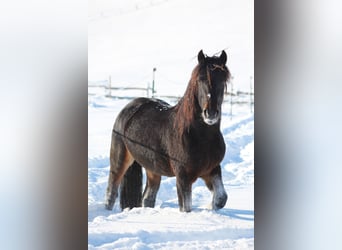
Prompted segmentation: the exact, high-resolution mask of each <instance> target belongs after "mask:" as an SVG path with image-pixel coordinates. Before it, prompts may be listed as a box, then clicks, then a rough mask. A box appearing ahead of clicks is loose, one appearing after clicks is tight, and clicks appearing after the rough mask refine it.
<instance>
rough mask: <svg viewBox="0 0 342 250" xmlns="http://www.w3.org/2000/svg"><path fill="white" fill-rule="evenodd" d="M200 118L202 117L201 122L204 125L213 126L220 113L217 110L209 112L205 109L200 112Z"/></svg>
mask: <svg viewBox="0 0 342 250" xmlns="http://www.w3.org/2000/svg"><path fill="white" fill-rule="evenodd" d="M202 117H203V120H204V122H205V123H206V124H208V125H214V124H216V123H217V122H218V121H219V118H220V111H219V110H215V111H213V110H212V111H209V110H208V109H205V110H204V111H203V112H202Z"/></svg>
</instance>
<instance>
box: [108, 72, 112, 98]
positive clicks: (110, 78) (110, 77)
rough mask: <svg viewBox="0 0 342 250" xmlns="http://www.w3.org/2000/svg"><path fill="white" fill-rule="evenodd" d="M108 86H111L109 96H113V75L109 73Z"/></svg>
mask: <svg viewBox="0 0 342 250" xmlns="http://www.w3.org/2000/svg"><path fill="white" fill-rule="evenodd" d="M108 87H109V94H108V95H109V97H111V96H112V76H111V75H109V78H108Z"/></svg>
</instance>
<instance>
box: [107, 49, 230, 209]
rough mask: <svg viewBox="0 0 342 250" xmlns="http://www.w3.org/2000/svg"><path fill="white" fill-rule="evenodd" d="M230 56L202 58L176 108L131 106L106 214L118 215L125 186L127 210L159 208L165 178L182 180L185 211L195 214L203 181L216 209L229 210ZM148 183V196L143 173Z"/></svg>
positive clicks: (116, 151)
mask: <svg viewBox="0 0 342 250" xmlns="http://www.w3.org/2000/svg"><path fill="white" fill-rule="evenodd" d="M226 61H227V55H226V53H225V52H224V51H222V53H221V55H220V56H219V57H216V56H213V57H208V56H205V55H204V54H203V52H202V50H201V51H200V52H199V53H198V65H197V66H196V67H195V69H194V70H193V72H192V75H191V79H190V82H189V84H188V87H187V90H186V92H185V94H184V96H183V97H182V99H181V100H180V101H179V102H178V104H177V105H176V106H173V107H171V106H170V105H169V104H167V103H165V102H163V101H161V100H158V99H149V98H138V99H135V100H133V101H132V102H130V103H129V104H128V105H127V106H126V107H125V108H124V109H123V110H122V111H121V112H120V114H119V115H118V117H117V119H116V121H115V124H114V128H113V133H112V143H111V149H110V173H109V180H108V188H107V197H106V208H107V209H109V210H112V209H113V205H114V203H115V199H116V198H117V196H118V188H119V186H120V196H121V197H120V204H121V208H122V209H124V208H126V207H129V208H132V207H139V206H144V207H154V205H155V200H156V195H157V192H158V189H159V185H160V180H161V176H162V175H163V176H176V182H177V194H178V203H179V208H180V211H185V212H189V211H191V189H192V184H193V183H194V182H195V181H196V179H197V178H198V177H200V178H202V179H203V180H204V181H205V183H206V185H207V187H208V188H209V190H210V191H212V193H213V200H212V208H213V209H220V208H222V207H224V206H225V204H226V201H227V193H226V191H225V189H224V186H223V183H222V176H221V166H220V162H221V161H222V159H223V157H224V154H225V143H224V140H223V137H222V134H221V132H220V120H221V105H222V102H223V96H224V91H225V88H226V84H227V82H228V80H229V78H230V72H229V70H228V68H227V67H226ZM141 167H144V168H145V169H146V176H147V183H146V187H145V190H144V192H143V194H142V170H141Z"/></svg>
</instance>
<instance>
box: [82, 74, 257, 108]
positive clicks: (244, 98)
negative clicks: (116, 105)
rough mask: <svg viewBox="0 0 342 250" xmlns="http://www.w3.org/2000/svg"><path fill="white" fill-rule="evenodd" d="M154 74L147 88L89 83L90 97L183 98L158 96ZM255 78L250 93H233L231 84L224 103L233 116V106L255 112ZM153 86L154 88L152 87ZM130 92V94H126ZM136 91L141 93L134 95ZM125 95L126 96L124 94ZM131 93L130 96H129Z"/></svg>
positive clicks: (176, 99) (110, 83) (102, 82)
mask: <svg viewBox="0 0 342 250" xmlns="http://www.w3.org/2000/svg"><path fill="white" fill-rule="evenodd" d="M154 72H155V68H154V69H153V81H152V84H150V83H147V86H146V87H134V86H132V85H126V86H119V85H118V84H115V85H116V86H112V81H111V77H109V79H108V80H104V81H98V82H97V84H96V82H89V83H88V95H89V96H92V95H104V96H106V97H109V98H116V99H134V98H136V97H138V96H146V97H155V98H160V99H171V100H174V101H175V102H176V101H178V100H179V99H180V98H181V97H180V96H173V95H156V93H157V92H156V90H155V88H154V86H155V84H154ZM252 81H253V78H252V77H251V78H250V91H249V92H247V91H239V90H238V91H236V92H234V91H233V83H232V82H231V87H230V90H229V91H228V90H227V92H226V93H225V98H224V102H229V103H230V113H231V115H232V114H233V105H236V104H237V105H246V104H249V105H250V110H251V112H254V111H253V109H254V91H253V84H252ZM151 85H152V86H151ZM90 89H96V90H97V91H95V93H94V91H90ZM126 91H128V92H126ZM134 91H140V92H136V93H134ZM123 93H124V94H123ZM128 93H130V94H128Z"/></svg>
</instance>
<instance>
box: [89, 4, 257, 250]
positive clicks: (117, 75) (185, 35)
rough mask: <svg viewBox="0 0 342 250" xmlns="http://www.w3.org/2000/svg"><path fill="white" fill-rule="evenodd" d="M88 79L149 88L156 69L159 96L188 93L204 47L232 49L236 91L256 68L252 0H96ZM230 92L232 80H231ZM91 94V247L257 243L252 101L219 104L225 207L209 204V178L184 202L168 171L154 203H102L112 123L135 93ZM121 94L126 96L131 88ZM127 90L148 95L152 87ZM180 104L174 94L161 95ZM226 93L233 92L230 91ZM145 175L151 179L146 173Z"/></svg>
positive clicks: (239, 246) (247, 87)
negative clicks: (185, 205) (184, 208)
mask: <svg viewBox="0 0 342 250" xmlns="http://www.w3.org/2000/svg"><path fill="white" fill-rule="evenodd" d="M89 3H90V5H89V8H90V11H89V32H88V41H89V43H88V48H89V49H88V55H89V57H88V61H89V64H88V65H89V66H88V67H89V68H88V72H89V75H88V76H89V82H90V83H94V82H97V83H100V84H101V83H103V82H105V81H106V80H107V79H108V77H109V76H111V79H112V86H119V87H121V86H123V87H146V86H147V84H150V83H151V78H152V69H153V67H156V68H157V72H156V89H157V95H173V96H182V95H183V93H184V90H185V88H186V86H187V83H188V81H189V78H190V74H191V71H192V69H193V68H194V67H195V65H196V64H197V59H196V56H197V53H198V51H199V50H200V49H203V51H204V53H206V54H208V55H210V56H211V55H213V54H214V53H217V52H221V50H222V49H225V50H226V52H227V54H228V62H227V65H228V67H229V69H230V71H231V72H232V75H233V77H234V79H233V81H232V82H233V84H234V85H233V86H234V90H235V91H237V90H241V91H249V90H250V79H251V76H253V74H254V73H253V67H254V62H253V60H254V58H253V53H254V52H253V43H254V40H253V36H254V34H253V1H250V0H241V1H233V0H212V1H206V0H198V1H197V0H188V1H181V0H155V1H153V0H152V1H151V0H127V1H113V2H109V1H105V0H90V1H89ZM228 90H230V86H228ZM90 92H92V94H94V95H89V96H88V126H89V127H88V249H141V250H143V249H170V250H171V249H215V250H216V249H253V248H254V115H253V113H251V110H250V106H249V105H248V104H245V105H234V107H233V116H232V117H231V116H230V104H229V102H225V103H224V104H223V106H222V121H221V131H222V133H223V136H224V139H225V143H226V148H227V150H226V155H225V157H224V160H223V161H222V163H221V166H222V174H223V182H224V186H225V189H226V191H227V193H228V201H227V204H226V206H225V207H224V208H223V209H221V210H219V211H212V210H209V209H208V205H209V203H210V202H211V199H212V196H211V193H210V192H209V190H208V189H207V188H206V186H205V184H204V182H203V181H202V180H197V181H196V182H195V183H194V185H193V192H192V204H193V209H192V212H191V213H181V212H179V208H178V199H177V193H176V184H175V178H163V179H162V182H161V186H160V190H159V192H158V195H157V200H156V206H155V208H153V209H151V208H134V209H132V210H130V211H126V210H125V211H123V212H121V211H120V209H119V204H118V202H117V203H116V204H115V206H114V209H113V211H107V210H105V209H104V201H105V191H106V186H107V181H108V173H109V148H110V139H111V131H112V126H113V123H114V120H115V118H116V116H117V114H118V113H119V111H120V110H121V109H122V108H123V107H124V106H125V105H126V104H127V103H128V102H129V100H128V99H115V98H106V97H104V91H103V89H96V88H95V89H94V88H89V93H90ZM118 95H126V94H125V92H123V93H121V92H120V93H118ZM127 95H133V96H139V95H141V96H144V95H145V93H144V92H142V93H132V92H131V93H130V94H127ZM164 100H165V101H167V102H169V103H170V104H172V105H174V104H175V103H174V102H175V101H174V99H172V100H171V99H164ZM228 100H229V97H228ZM144 178H145V177H144Z"/></svg>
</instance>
